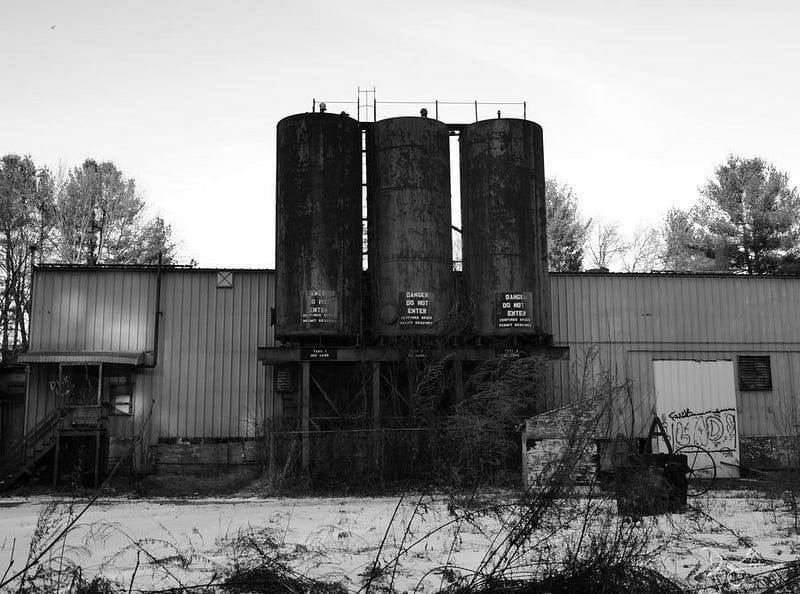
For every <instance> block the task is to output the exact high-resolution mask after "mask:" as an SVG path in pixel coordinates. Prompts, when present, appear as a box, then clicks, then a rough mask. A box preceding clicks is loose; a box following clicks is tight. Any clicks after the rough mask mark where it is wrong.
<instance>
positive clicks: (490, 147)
mask: <svg viewBox="0 0 800 594" xmlns="http://www.w3.org/2000/svg"><path fill="white" fill-rule="evenodd" d="M460 155H461V221H462V228H463V250H464V272H465V276H466V283H467V286H468V290H469V292H470V295H471V297H472V299H473V300H474V303H475V318H474V329H475V331H476V332H477V333H478V334H479V335H482V336H507V335H513V334H528V335H539V336H541V337H542V338H543V339H544V340H546V338H545V337H549V335H550V334H551V330H550V286H549V284H548V276H547V274H548V273H547V227H546V224H547V223H546V220H547V211H546V204H545V194H544V192H545V178H544V155H543V151H542V128H541V126H539V125H538V124H536V123H534V122H530V121H528V120H519V119H500V118H498V119H493V120H484V121H480V122H476V123H474V124H470V125H469V126H466V127H465V128H464V129H463V131H462V132H461V135H460Z"/></svg>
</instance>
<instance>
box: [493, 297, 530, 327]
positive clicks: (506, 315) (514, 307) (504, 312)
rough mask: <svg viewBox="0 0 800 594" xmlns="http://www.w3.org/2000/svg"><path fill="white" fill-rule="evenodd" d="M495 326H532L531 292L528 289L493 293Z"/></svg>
mask: <svg viewBox="0 0 800 594" xmlns="http://www.w3.org/2000/svg"><path fill="white" fill-rule="evenodd" d="M495 302H496V303H497V309H496V310H495V327H496V328H533V317H532V315H531V314H532V311H531V310H532V308H533V294H532V293H531V292H530V291H522V292H517V291H507V292H504V293H495Z"/></svg>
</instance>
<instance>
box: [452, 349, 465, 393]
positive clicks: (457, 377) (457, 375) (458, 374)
mask: <svg viewBox="0 0 800 594" xmlns="http://www.w3.org/2000/svg"><path fill="white" fill-rule="evenodd" d="M453 379H454V381H455V384H456V402H461V401H462V400H464V368H463V365H462V361H461V359H456V360H455V361H453Z"/></svg>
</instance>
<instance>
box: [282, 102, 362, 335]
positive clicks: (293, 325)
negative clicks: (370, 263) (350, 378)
mask: <svg viewBox="0 0 800 594" xmlns="http://www.w3.org/2000/svg"><path fill="white" fill-rule="evenodd" d="M276 207H277V221H276V226H277V249H276V300H275V313H276V319H275V325H276V329H275V330H276V331H275V335H276V337H277V338H278V339H281V340H287V339H288V340H292V339H300V341H302V340H303V339H313V338H315V337H319V336H339V337H342V338H344V337H347V336H355V335H357V334H358V333H359V330H360V321H361V320H360V313H361V288H360V287H361V285H360V278H361V249H362V247H361V130H360V128H359V125H358V122H357V121H356V120H354V119H352V118H350V117H347V116H345V115H335V114H328V113H304V114H298V115H293V116H289V117H287V118H284V119H282V120H281V121H280V122H278V158H277V190H276Z"/></svg>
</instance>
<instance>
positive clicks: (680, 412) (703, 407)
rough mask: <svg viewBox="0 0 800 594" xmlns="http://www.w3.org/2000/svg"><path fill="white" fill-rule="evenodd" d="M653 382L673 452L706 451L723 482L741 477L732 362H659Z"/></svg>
mask: <svg viewBox="0 0 800 594" xmlns="http://www.w3.org/2000/svg"><path fill="white" fill-rule="evenodd" d="M653 376H654V380H655V389H656V411H657V413H658V416H659V417H660V418H661V422H662V423H663V424H664V429H665V430H666V432H667V435H669V436H670V439H671V441H672V447H673V449H676V450H677V449H678V448H681V447H684V448H687V449H688V451H692V446H694V448H695V450H697V449H699V448H703V449H705V450H707V451H708V452H709V453H710V454H711V457H712V458H713V459H714V462H715V464H716V467H717V476H718V477H737V476H739V430H738V423H737V421H738V417H737V414H736V388H735V384H734V370H733V361H675V360H654V361H653ZM698 446H699V448H698ZM693 458H696V457H695V456H690V457H689V461H690V464H691V463H692V460H693Z"/></svg>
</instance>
